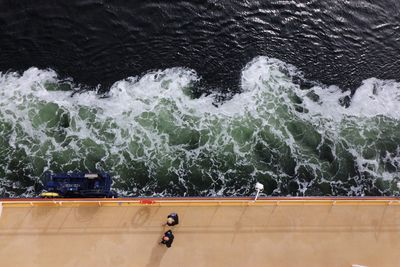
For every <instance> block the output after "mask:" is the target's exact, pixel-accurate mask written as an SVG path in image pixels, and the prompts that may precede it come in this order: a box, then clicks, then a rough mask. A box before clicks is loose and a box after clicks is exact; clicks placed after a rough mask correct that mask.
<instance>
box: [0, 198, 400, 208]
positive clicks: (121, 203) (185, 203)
mask: <svg viewBox="0 0 400 267" xmlns="http://www.w3.org/2000/svg"><path fill="white" fill-rule="evenodd" d="M152 201H154V202H153V203H151V204H146V203H143V202H141V201H140V200H93V201H91V200H84V201H82V200H59V199H57V200H40V201H34V200H33V201H23V200H18V201H15V200H14V201H7V200H2V201H0V205H2V206H3V207H4V208H19V207H21V208H26V207H81V206H99V207H127V206H174V207H179V206H181V207H190V206H194V207H210V206H314V205H315V206H336V205H337V206H399V205H400V200H393V199H365V200H360V199H357V200H350V199H345V200H344V199H338V200H331V199H329V200H323V199H316V200H314V199H310V200H304V199H301V200H297V199H293V200H289V199H285V200H257V201H256V202H254V201H252V200H165V199H163V200H152Z"/></svg>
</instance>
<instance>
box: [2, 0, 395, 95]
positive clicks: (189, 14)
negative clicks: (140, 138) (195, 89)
mask: <svg viewBox="0 0 400 267" xmlns="http://www.w3.org/2000/svg"><path fill="white" fill-rule="evenodd" d="M399 10H400V2H399V1H397V0H383V1H366V0H354V1H317V0H314V1H300V0H296V1H242V0H241V1H225V0H222V1H174V2H171V1H152V0H151V1H137V0H134V1H87V0H85V1H82V0H78V1H76V0H71V1H43V0H39V1H26V0H21V1H5V0H2V1H0V40H1V42H0V54H1V57H0V69H1V70H3V71H4V70H9V69H13V70H26V69H27V68H29V67H32V66H36V67H39V68H47V67H50V68H52V69H54V70H56V71H57V72H58V73H59V74H61V75H66V76H68V77H73V78H74V79H75V80H76V81H77V82H81V83H84V84H90V85H97V84H102V85H103V86H104V88H105V90H107V88H108V87H109V86H110V85H111V84H112V83H114V82H115V81H118V80H120V79H123V78H126V77H128V76H135V75H139V74H141V73H144V72H147V71H149V70H151V69H165V68H170V67H187V68H191V69H194V70H196V71H197V72H198V74H199V75H200V76H201V77H202V78H203V81H204V83H206V84H207V86H205V87H203V89H204V90H206V88H208V89H210V88H215V89H219V90H237V89H238V88H239V80H240V71H241V69H242V68H243V67H244V66H245V65H246V64H247V63H248V62H249V61H250V60H251V59H253V58H254V57H255V56H259V55H267V56H269V57H273V58H278V59H280V60H282V61H284V62H286V63H290V64H293V65H295V66H296V67H298V68H299V69H300V70H302V71H303V72H304V73H305V75H306V77H307V78H309V79H311V80H314V81H320V82H323V83H325V84H336V85H339V86H340V87H341V88H343V89H355V88H356V87H358V86H359V85H360V82H361V81H362V80H364V79H367V78H370V77H376V78H380V79H397V78H398V77H399V68H398V63H399V60H400V51H399V49H400V48H399V45H398V43H399V40H400V31H399V26H400V17H399Z"/></svg>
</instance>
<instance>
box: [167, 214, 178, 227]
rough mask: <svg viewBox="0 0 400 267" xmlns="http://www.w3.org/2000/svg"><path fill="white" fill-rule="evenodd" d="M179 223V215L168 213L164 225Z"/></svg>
mask: <svg viewBox="0 0 400 267" xmlns="http://www.w3.org/2000/svg"><path fill="white" fill-rule="evenodd" d="M177 224H179V217H178V214H177V213H174V212H173V213H170V214H169V215H168V216H167V222H166V223H165V224H164V225H168V226H175V225H177Z"/></svg>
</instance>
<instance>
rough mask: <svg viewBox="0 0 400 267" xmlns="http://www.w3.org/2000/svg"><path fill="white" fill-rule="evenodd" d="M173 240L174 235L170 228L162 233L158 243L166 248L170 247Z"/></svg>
mask: <svg viewBox="0 0 400 267" xmlns="http://www.w3.org/2000/svg"><path fill="white" fill-rule="evenodd" d="M173 241H174V235H173V234H172V231H171V230H168V231H166V232H165V233H164V236H163V237H162V239H161V242H160V244H165V245H166V246H167V248H170V247H171V245H172V242H173Z"/></svg>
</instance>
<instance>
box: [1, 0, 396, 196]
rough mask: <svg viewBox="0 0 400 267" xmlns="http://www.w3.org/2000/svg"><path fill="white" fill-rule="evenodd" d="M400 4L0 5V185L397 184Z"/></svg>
mask: <svg viewBox="0 0 400 267" xmlns="http://www.w3.org/2000/svg"><path fill="white" fill-rule="evenodd" d="M399 8H400V4H399V1H398V0H382V1H369V0H354V1H345V0H343V1H317V0H310V1H300V0H290V1H282V0H271V1H243V0H240V1H239V0H229V1H227V0H220V1H215V0H193V1H176V2H174V3H171V1H164V0H148V1H141V0H133V1H112V2H110V1H103V0H70V1H64V2H63V1H46V0H41V1H26V0H19V1H9V0H0V196H5V197H15V196H36V195H37V194H38V193H39V192H41V190H42V189H43V178H44V174H45V173H46V172H48V171H50V172H67V171H87V172H89V171H90V172H94V171H97V170H104V171H107V172H110V173H111V174H112V175H113V177H114V183H113V188H114V189H115V190H116V191H118V192H119V193H120V194H121V195H123V196H144V195H146V196H151V195H165V196H232V195H236V196H242V195H250V194H254V188H253V187H254V184H255V182H257V181H258V182H261V183H263V184H264V185H265V191H264V194H266V195H280V196H286V195H293V196H303V195H307V196H310V195H313V196H315V195H349V196H350V195H356V196H361V195H393V194H399V189H398V188H397V186H396V184H397V182H398V181H400V172H399V168H400V146H399V143H400V142H399V141H400V131H399V130H400V124H399V120H400V83H399V82H398V79H399V77H400V72H399V62H400V46H399V40H400V31H399V29H400V19H399V18H400V17H399V11H398V10H399Z"/></svg>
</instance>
